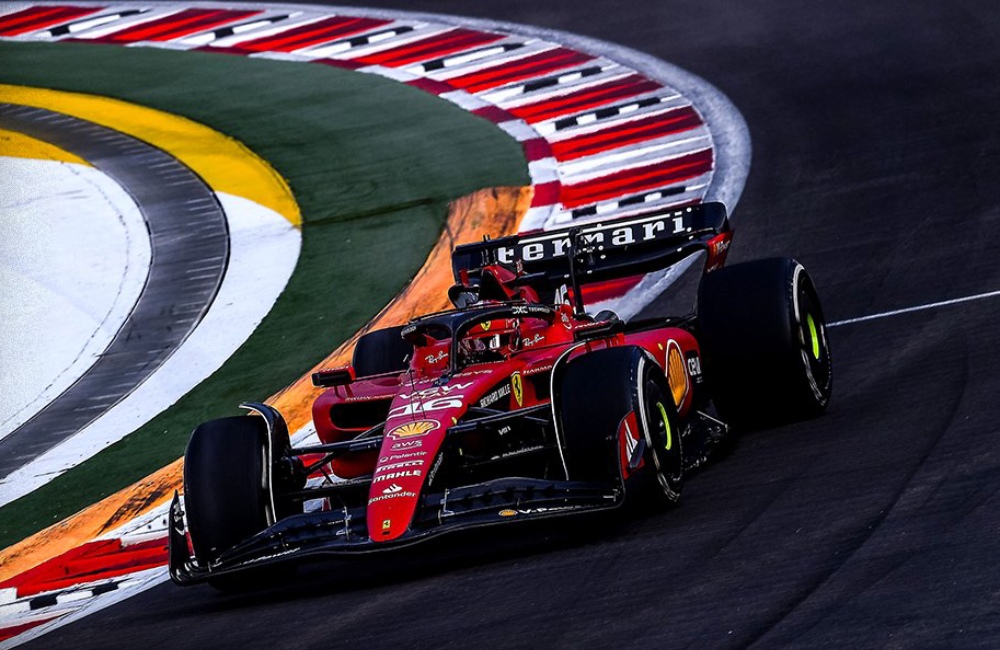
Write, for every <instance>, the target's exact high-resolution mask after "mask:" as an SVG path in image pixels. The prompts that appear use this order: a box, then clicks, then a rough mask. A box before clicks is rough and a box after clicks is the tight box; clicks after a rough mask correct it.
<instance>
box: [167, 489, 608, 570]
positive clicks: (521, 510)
mask: <svg viewBox="0 0 1000 650" xmlns="http://www.w3.org/2000/svg"><path fill="white" fill-rule="evenodd" d="M623 502H624V490H623V489H622V488H621V486H609V485H607V484H604V483H586V482H580V481H548V480H540V479H530V478H504V479H497V480H493V481H489V482H486V483H480V484H476V485H470V486H464V487H459V488H454V489H450V490H445V491H444V492H440V493H434V494H428V495H425V496H424V497H423V506H422V508H421V509H420V511H419V512H418V514H417V516H416V517H415V519H414V522H413V524H411V526H410V529H409V530H408V531H407V532H406V534H404V535H403V536H401V537H400V538H398V539H396V540H393V541H392V542H377V543H376V542H372V541H371V539H370V538H369V537H368V526H367V521H366V508H365V507H359V508H353V509H348V508H345V509H343V510H330V511H321V512H311V513H305V514H299V515H293V516H291V517H286V518H284V519H282V520H280V521H278V522H276V523H275V524H274V525H272V526H270V527H269V528H267V529H265V530H263V531H261V532H260V533H258V534H257V535H254V536H253V537H251V538H249V539H247V540H245V541H243V542H241V543H239V544H237V545H236V546H234V547H233V548H231V549H229V550H228V551H225V552H224V553H222V554H221V555H220V556H219V558H218V560H216V561H215V562H212V563H210V564H204V563H201V562H199V561H198V560H197V559H196V558H194V557H193V556H192V554H191V552H190V550H189V546H188V542H187V536H186V529H185V524H184V513H183V509H182V506H181V500H180V497H179V496H177V495H176V494H175V496H174V500H173V503H172V504H171V507H170V577H171V579H172V580H173V581H174V582H175V583H176V584H179V585H188V584H194V583H197V582H202V581H205V580H208V579H210V578H213V577H218V576H222V575H227V574H232V573H238V572H240V571H245V570H248V569H251V568H256V567H260V566H265V565H268V564H275V563H278V562H286V561H290V560H293V559H302V558H307V557H314V556H322V555H340V556H346V555H361V554H370V553H380V552H387V551H392V550H398V549H400V548H404V547H407V546H410V545H412V544H416V543H418V542H422V541H425V540H428V539H431V538H434V537H437V536H439V535H441V534H444V533H448V532H452V531H458V530H466V529H472V528H478V527H483V526H491V525H497V524H501V523H511V522H516V521H529V520H539V519H545V518H551V517H557V516H564V515H568V514H576V513H580V512H585V511H598V510H609V509H612V508H617V507H619V506H620V505H622V503H623Z"/></svg>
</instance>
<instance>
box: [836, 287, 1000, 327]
mask: <svg viewBox="0 0 1000 650" xmlns="http://www.w3.org/2000/svg"><path fill="white" fill-rule="evenodd" d="M997 296H1000V291H988V292H986V293H979V294H976V295H974V296H965V297H964V298H953V299H951V300H942V301H941V302H932V303H928V304H926V305H917V306H916V307H907V308H905V309H895V310H893V311H884V312H882V313H880V314H872V315H870V316H859V317H858V318H848V319H847V320H839V321H837V322H835V323H830V324H829V325H827V327H839V326H841V325H851V324H853V323H861V322H864V321H867V320H876V319H878V318H888V317H889V316H898V315H899V314H909V313H911V312H915V311H925V310H927V309H934V308H936V307H947V306H948V305H957V304H958V303H962V302H971V301H973V300H984V299H986V298H996V297H997Z"/></svg>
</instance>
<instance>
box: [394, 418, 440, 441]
mask: <svg viewBox="0 0 1000 650" xmlns="http://www.w3.org/2000/svg"><path fill="white" fill-rule="evenodd" d="M439 426H440V423H438V422H435V421H434V420H417V421H416V422H407V423H406V424H403V425H400V426H398V427H396V428H395V429H393V430H392V431H390V432H389V435H390V436H392V437H393V438H412V437H414V436H422V435H424V434H425V433H427V432H428V431H433V430H434V429H437V428H438V427H439Z"/></svg>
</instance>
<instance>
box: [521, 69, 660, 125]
mask: <svg viewBox="0 0 1000 650" xmlns="http://www.w3.org/2000/svg"><path fill="white" fill-rule="evenodd" d="M659 88H662V86H661V85H660V84H658V83H656V82H655V81H650V80H649V79H646V78H645V77H643V76H641V75H638V74H630V75H628V76H626V77H622V78H621V79H615V80H614V81H609V82H607V83H603V84H600V85H598V86H592V87H590V88H584V89H583V90H578V91H576V92H572V93H569V94H566V95H560V96H557V97H553V98H551V99H546V100H543V101H541V102H536V103H534V104H527V105H525V106H518V107H516V108H511V109H509V110H510V112H511V113H513V114H514V115H516V116H518V117H520V118H521V119H523V120H525V121H526V122H529V123H532V124H534V123H535V122H543V121H545V120H551V119H553V118H556V117H560V116H563V115H569V114H570V113H580V112H584V111H587V110H590V109H592V108H597V107H598V106H603V105H604V104H610V103H611V102H613V101H615V100H617V99H622V98H624V97H632V96H634V95H639V94H642V93H645V92H651V91H653V90H657V89H659Z"/></svg>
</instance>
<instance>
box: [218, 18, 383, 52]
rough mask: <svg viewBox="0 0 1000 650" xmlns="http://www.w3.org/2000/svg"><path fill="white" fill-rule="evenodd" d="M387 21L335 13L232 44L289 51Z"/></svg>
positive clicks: (250, 49)
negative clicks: (336, 14)
mask: <svg viewBox="0 0 1000 650" xmlns="http://www.w3.org/2000/svg"><path fill="white" fill-rule="evenodd" d="M390 22H392V21H389V20H380V19H376V18H352V17H349V16H334V17H331V18H324V19H323V20H320V21H318V22H315V23H309V24H308V25H299V26H298V27H293V28H291V29H288V30H286V31H283V32H281V33H278V34H271V35H270V36H262V37H261V38H256V39H253V40H250V41H245V42H243V43H239V44H237V45H235V46H233V47H235V48H237V49H240V50H247V51H251V52H291V51H292V50H299V49H302V48H304V47H310V46H312V45H319V44H320V43H327V42H330V41H336V40H338V39H341V38H344V37H347V36H351V35H353V34H360V33H361V32H365V31H368V30H371V29H375V28H378V27H381V26H383V25H388V24H389V23H390Z"/></svg>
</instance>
